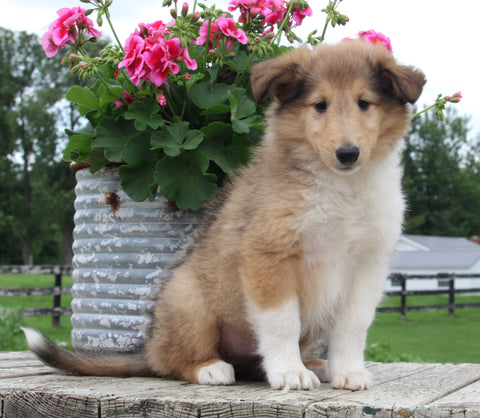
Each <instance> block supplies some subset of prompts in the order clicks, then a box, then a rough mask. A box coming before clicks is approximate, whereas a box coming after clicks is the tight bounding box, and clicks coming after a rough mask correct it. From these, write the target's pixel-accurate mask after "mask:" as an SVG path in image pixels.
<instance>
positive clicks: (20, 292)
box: [0, 265, 72, 328]
mask: <svg viewBox="0 0 480 418" xmlns="http://www.w3.org/2000/svg"><path fill="white" fill-rule="evenodd" d="M71 273H72V267H71V266H1V265H0V274H53V275H54V276H55V284H54V286H53V287H31V288H24V289H0V297H8V296H48V295H52V296H53V307H52V308H24V309H23V315H24V316H50V315H51V316H52V326H53V327H55V328H56V327H58V326H59V325H60V316H62V315H71V314H72V310H71V308H62V307H61V303H62V295H69V294H71V293H72V288H71V287H63V286H62V277H63V275H70V274H71Z"/></svg>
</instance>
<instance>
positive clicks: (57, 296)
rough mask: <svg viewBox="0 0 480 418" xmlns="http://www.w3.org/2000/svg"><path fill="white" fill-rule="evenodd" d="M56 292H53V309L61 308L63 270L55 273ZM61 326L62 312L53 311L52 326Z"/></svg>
mask: <svg viewBox="0 0 480 418" xmlns="http://www.w3.org/2000/svg"><path fill="white" fill-rule="evenodd" d="M54 291H55V293H54V294H53V309H55V308H60V306H61V305H62V270H60V271H59V272H56V273H55V287H54ZM59 326H60V313H59V312H53V314H52V327H54V328H58V327H59Z"/></svg>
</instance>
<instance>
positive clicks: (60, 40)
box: [42, 7, 102, 58]
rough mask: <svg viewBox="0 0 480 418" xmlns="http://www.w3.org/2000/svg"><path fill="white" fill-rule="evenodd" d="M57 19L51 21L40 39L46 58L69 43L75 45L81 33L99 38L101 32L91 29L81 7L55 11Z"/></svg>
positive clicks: (89, 21)
mask: <svg viewBox="0 0 480 418" xmlns="http://www.w3.org/2000/svg"><path fill="white" fill-rule="evenodd" d="M57 14H58V19H56V20H55V21H53V22H52V23H51V24H50V26H49V27H48V30H47V32H46V33H45V34H44V35H43V37H42V47H43V49H44V50H45V54H46V56H47V57H49V58H50V57H53V56H54V55H55V54H56V53H57V52H58V50H59V49H61V48H64V47H65V46H67V44H68V43H69V42H71V43H75V42H76V41H77V39H78V37H79V36H80V34H82V33H84V32H85V33H87V34H88V35H89V36H90V37H94V38H97V37H100V36H102V34H101V32H99V31H98V30H97V29H95V28H94V27H93V22H92V21H91V20H90V19H89V18H88V17H87V16H85V10H84V9H82V8H81V7H72V8H71V9H69V8H63V9H60V10H58V11H57Z"/></svg>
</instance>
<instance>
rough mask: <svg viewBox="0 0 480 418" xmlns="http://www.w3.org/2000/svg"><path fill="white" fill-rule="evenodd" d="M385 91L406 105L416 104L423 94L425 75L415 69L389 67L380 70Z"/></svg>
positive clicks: (405, 66) (401, 66)
mask: <svg viewBox="0 0 480 418" xmlns="http://www.w3.org/2000/svg"><path fill="white" fill-rule="evenodd" d="M380 78H381V83H382V85H383V89H384V90H386V92H387V93H388V94H391V95H393V96H394V97H397V98H398V99H400V100H401V101H402V102H404V103H411V104H413V103H415V102H416V101H417V100H418V98H419V97H420V94H422V90H423V86H424V85H425V82H426V80H425V75H424V74H423V73H422V72H421V71H420V70H418V69H416V68H415V67H411V66H407V65H398V64H395V65H387V66H385V67H383V66H381V68H380Z"/></svg>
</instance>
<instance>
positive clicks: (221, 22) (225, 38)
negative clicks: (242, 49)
mask: <svg viewBox="0 0 480 418" xmlns="http://www.w3.org/2000/svg"><path fill="white" fill-rule="evenodd" d="M208 29H209V22H208V21H205V22H203V24H202V26H201V27H200V31H199V36H198V38H197V39H196V40H195V41H193V43H194V44H195V45H205V43H206V42H207V36H208V38H209V41H211V40H213V39H215V40H216V44H215V46H218V45H219V44H220V43H223V44H224V45H225V47H226V48H227V50H231V49H232V48H233V42H234V41H235V40H237V41H238V42H240V43H242V44H246V43H247V42H248V38H247V34H246V33H245V32H244V31H243V30H242V29H238V28H236V26H235V21H234V20H233V19H232V18H230V17H226V14H223V15H222V16H221V17H219V18H218V19H217V20H216V21H215V22H211V23H210V33H209V32H208Z"/></svg>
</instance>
